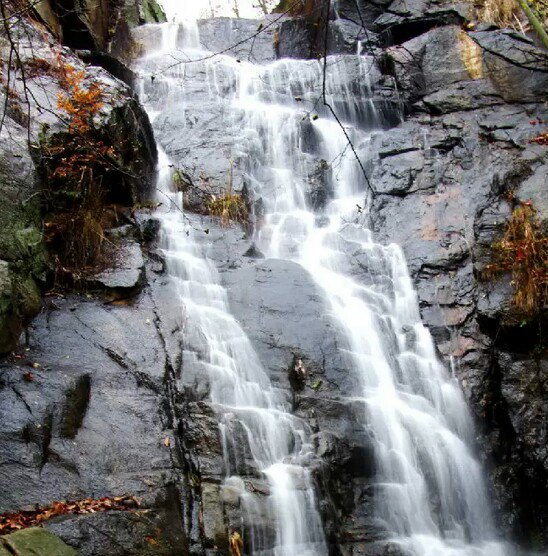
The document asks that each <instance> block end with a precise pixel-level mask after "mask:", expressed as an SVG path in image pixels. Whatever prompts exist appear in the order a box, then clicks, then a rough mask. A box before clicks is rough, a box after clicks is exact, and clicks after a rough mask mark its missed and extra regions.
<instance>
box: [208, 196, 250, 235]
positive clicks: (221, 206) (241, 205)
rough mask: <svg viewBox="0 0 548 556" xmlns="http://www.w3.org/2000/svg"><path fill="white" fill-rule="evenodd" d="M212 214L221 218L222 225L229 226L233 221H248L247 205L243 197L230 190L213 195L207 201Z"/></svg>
mask: <svg viewBox="0 0 548 556" xmlns="http://www.w3.org/2000/svg"><path fill="white" fill-rule="evenodd" d="M207 210H208V212H209V214H210V216H216V217H217V218H219V219H220V220H221V226H223V227H225V228H226V227H227V226H228V225H229V224H230V223H231V222H237V223H240V224H241V223H244V222H246V221H247V218H248V212H247V207H246V204H245V202H244V200H243V199H242V197H241V196H240V195H238V194H236V193H232V192H231V191H228V192H227V193H224V194H222V195H211V198H210V200H209V201H208V202H207Z"/></svg>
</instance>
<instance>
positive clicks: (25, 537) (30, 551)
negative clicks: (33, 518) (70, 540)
mask: <svg viewBox="0 0 548 556" xmlns="http://www.w3.org/2000/svg"><path fill="white" fill-rule="evenodd" d="M77 554H78V552H76V550H74V549H73V548H71V547H70V546H68V545H67V544H65V543H64V542H63V541H62V540H61V539H60V538H58V537H56V536H55V535H54V534H53V533H50V532H49V531H47V530H46V529H39V528H38V527H31V528H30V529H23V530H21V531H16V532H15V533H11V534H10V535H6V536H5V537H0V556H77Z"/></svg>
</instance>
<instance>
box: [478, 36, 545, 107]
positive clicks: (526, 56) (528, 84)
mask: <svg viewBox="0 0 548 556" xmlns="http://www.w3.org/2000/svg"><path fill="white" fill-rule="evenodd" d="M469 36H470V37H471V38H472V40H474V41H475V42H476V43H477V44H478V45H479V46H480V48H481V51H482V54H483V60H484V64H485V68H486V73H487V74H488V75H489V78H490V79H491V81H492V82H493V84H494V85H495V87H496V88H497V91H498V93H499V94H500V95H501V96H502V97H503V98H504V99H505V100H506V101H508V102H516V101H517V102H530V101H535V100H537V99H539V100H540V99H541V98H542V97H543V95H545V93H546V89H547V88H548V54H546V51H545V50H543V49H541V48H539V47H537V46H535V45H534V43H533V42H532V41H531V40H530V39H527V38H525V37H523V36H522V35H519V34H517V33H515V32H512V31H503V30H496V31H477V32H472V33H470V34H469Z"/></svg>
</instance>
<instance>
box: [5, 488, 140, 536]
mask: <svg viewBox="0 0 548 556" xmlns="http://www.w3.org/2000/svg"><path fill="white" fill-rule="evenodd" d="M138 507H139V500H138V499H137V498H136V497H135V496H115V497H113V498H109V497H106V496H105V497H103V498H99V499H94V498H85V499H84V500H77V501H74V502H53V504H51V506H45V507H42V508H41V507H38V506H37V507H35V508H29V509H23V510H20V511H18V512H14V513H3V514H0V535H6V534H8V533H11V532H13V531H17V530H19V529H26V528H27V527H36V526H38V527H40V526H41V525H42V523H43V522H44V521H47V520H48V519H51V518H53V517H57V516H60V515H69V514H74V515H82V514H91V513H97V512H106V511H109V510H123V511H128V510H132V509H134V508H138Z"/></svg>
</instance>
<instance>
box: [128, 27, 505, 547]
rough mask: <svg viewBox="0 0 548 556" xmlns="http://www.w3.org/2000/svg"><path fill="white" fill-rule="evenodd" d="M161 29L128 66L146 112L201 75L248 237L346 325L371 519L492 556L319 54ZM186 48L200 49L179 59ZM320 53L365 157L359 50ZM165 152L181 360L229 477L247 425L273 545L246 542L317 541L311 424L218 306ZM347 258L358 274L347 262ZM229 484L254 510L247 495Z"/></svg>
mask: <svg viewBox="0 0 548 556" xmlns="http://www.w3.org/2000/svg"><path fill="white" fill-rule="evenodd" d="M161 32H162V34H163V35H162V36H163V43H162V46H161V47H160V48H159V47H158V45H149V46H148V52H149V53H148V54H147V56H145V57H143V59H142V60H141V61H140V62H139V65H138V67H139V69H140V70H141V71H143V72H145V73H146V72H152V73H158V75H157V76H156V78H155V80H154V82H149V81H147V86H146V87H145V88H144V90H143V98H144V99H145V102H146V103H147V105H148V107H149V111H150V114H151V116H152V117H154V116H155V115H156V114H157V113H159V112H160V111H161V108H162V106H165V105H166V104H169V105H170V106H174V105H176V106H177V107H179V108H180V110H182V111H184V110H187V109H189V108H188V106H187V100H188V99H189V98H190V96H191V95H193V94H194V93H193V83H195V82H197V81H202V82H205V83H206V85H205V86H204V87H203V89H204V90H205V91H207V98H204V102H206V101H207V102H209V103H215V104H216V105H219V106H221V107H222V110H221V114H222V117H223V118H225V120H226V122H227V125H228V126H229V127H230V126H231V127H235V126H236V127H238V128H239V129H240V133H239V134H238V136H237V139H236V140H235V141H234V151H235V152H236V155H237V158H238V162H239V164H240V165H241V166H242V167H243V168H244V169H245V171H246V176H247V180H248V182H249V185H250V188H251V190H252V194H253V195H254V196H255V197H256V198H260V199H261V204H262V207H263V209H262V211H263V214H262V215H261V224H260V226H257V230H256V232H255V233H256V238H255V239H256V242H257V245H258V247H259V248H260V250H261V251H262V252H263V253H265V254H266V255H267V256H269V257H274V258H282V259H288V260H292V261H295V262H297V263H299V264H300V265H302V266H303V267H304V268H305V269H306V270H308V271H309V272H310V274H311V275H312V276H313V278H314V279H315V280H316V282H317V284H318V285H319V286H320V287H321V289H322V290H323V292H324V295H325V299H326V301H327V304H328V306H329V307H330V310H331V317H332V318H333V319H334V320H335V321H336V322H337V323H338V325H339V327H340V328H341V329H342V330H343V332H344V334H345V336H346V338H347V343H348V346H349V347H348V350H347V351H348V353H347V355H348V357H349V360H350V361H351V362H352V368H353V370H354V372H355V373H356V375H357V376H358V377H359V379H360V384H361V392H360V393H358V395H357V396H356V397H357V398H358V399H359V400H361V401H362V402H363V404H364V407H365V408H366V411H365V412H364V415H363V423H364V427H366V428H367V430H368V431H370V433H371V435H372V437H373V442H374V448H375V454H376V475H375V478H374V481H373V486H374V490H375V501H376V508H375V515H376V517H377V520H378V522H379V523H380V524H381V528H382V529H383V530H385V531H387V532H388V536H389V539H390V540H391V541H392V542H393V543H394V544H396V545H398V546H400V547H401V549H402V551H404V552H405V553H409V554H413V555H416V556H439V555H443V556H449V555H454V556H475V555H481V556H500V555H503V554H505V553H506V552H505V548H504V545H503V544H501V543H499V542H497V541H496V535H495V533H494V530H493V526H492V523H491V517H490V509H489V506H488V502H487V496H486V493H485V487H484V483H483V478H482V470H481V467H480V465H479V463H478V462H477V461H476V459H475V458H474V456H473V454H472V453H471V449H470V445H471V444H472V438H471V435H472V431H473V426H472V423H471V419H470V417H469V414H468V411H467V408H466V405H465V401H464V398H463V396H462V393H461V392H460V389H459V387H458V384H457V382H456V380H455V379H454V378H452V377H451V376H450V375H449V373H448V372H447V370H446V369H445V368H444V367H443V365H442V364H441V363H440V362H439V361H438V360H437V358H436V354H435V349H434V345H433V341H432V339H431V337H430V335H429V333H428V331H427V330H426V329H425V327H424V326H423V325H422V324H421V321H420V315H419V310H418V303H417V299H416V295H415V292H414V290H413V286H412V282H411V279H410V277H409V275H408V272H407V268H406V264H405V260H404V257H403V254H402V252H401V250H400V249H399V248H398V247H397V246H395V245H389V246H382V245H379V244H378V243H375V241H374V240H373V238H372V235H371V233H370V231H369V230H368V229H367V205H368V200H367V191H366V187H365V183H364V176H363V173H362V169H361V167H360V165H358V164H357V162H356V159H355V157H354V153H353V152H352V150H351V149H350V148H349V147H348V141H347V137H346V135H345V133H344V132H343V130H342V129H341V127H340V126H339V124H338V123H337V122H336V121H335V120H334V119H331V118H330V117H329V114H328V113H327V112H325V110H324V109H322V106H321V101H320V102H318V100H319V99H320V98H321V93H322V89H323V81H324V80H323V66H322V62H320V61H302V60H280V61H278V62H274V63H272V64H270V65H266V66H260V65H254V64H251V63H249V62H245V61H244V62H241V61H240V60H235V59H234V58H230V57H228V56H213V57H210V56H209V54H208V53H206V52H204V51H203V49H201V48H200V47H199V44H198V33H197V28H196V26H195V25H191V24H184V25H183V24H182V25H176V24H166V25H164V26H163V27H162V28H161ZM151 36H152V37H157V36H158V35H157V34H151ZM154 40H157V39H154ZM169 41H171V43H169ZM197 59H200V60H203V61H201V62H194V63H183V64H179V63H177V61H180V60H183V61H189V60H197ZM174 60H175V63H174ZM326 66H327V74H326V77H327V79H326V80H325V93H326V100H327V101H328V102H329V103H330V104H331V105H332V106H333V107H334V108H335V109H336V111H337V113H338V114H339V117H340V118H341V119H342V120H343V121H344V125H345V126H346V127H345V129H346V133H347V134H348V135H349V136H350V137H351V138H352V142H353V144H354V145H356V148H357V150H358V151H359V152H360V155H361V156H363V157H364V160H365V158H366V153H367V149H368V144H369V141H370V137H371V130H372V129H375V128H377V133H379V131H378V130H379V129H380V128H381V127H382V126H381V124H382V123H383V122H382V121H381V120H382V114H381V113H380V112H379V111H378V110H377V106H378V103H376V102H375V101H374V99H373V98H372V97H373V92H374V83H375V79H376V75H377V74H378V70H377V69H376V66H375V62H374V60H373V59H372V58H370V57H367V56H358V55H355V56H332V57H329V58H328V60H327V64H326ZM159 70H161V71H159ZM307 101H310V102H309V103H308V104H306V106H308V111H307V110H305V109H304V108H303V103H306V102H307ZM314 101H315V102H314ZM312 151H313V152H314V156H312V155H311V154H310V153H311V152H312ZM319 158H321V159H323V160H325V161H329V163H330V166H331V168H332V171H331V175H330V177H328V179H327V182H328V183H326V184H325V188H324V196H323V198H322V199H321V200H320V201H321V202H312V203H311V199H310V191H309V185H308V183H309V176H310V175H311V173H312V172H313V171H314V167H315V164H317V160H318V159H319ZM162 159H163V160H161V164H160V168H161V175H160V186H159V187H160V189H161V190H162V192H163V195H165V196H167V197H169V199H170V202H171V204H172V207H174V208H173V210H171V211H164V212H162V213H161V220H162V229H163V236H164V239H163V246H164V249H165V253H166V257H167V261H168V270H169V273H170V275H171V276H172V278H173V280H174V281H175V282H176V283H177V284H178V288H179V295H180V297H181V300H182V302H183V304H184V307H185V318H186V321H187V323H188V329H187V330H185V343H186V357H188V358H191V359H193V364H195V365H199V366H201V367H203V369H204V372H206V373H207V374H208V376H209V377H210V382H211V392H210V396H211V400H212V401H213V402H214V404H215V405H216V407H217V410H218V414H219V420H220V423H221V431H222V432H223V437H224V443H225V446H226V450H225V452H226V453H225V461H226V466H227V470H226V471H227V483H228V484H231V485H238V484H240V482H241V481H240V482H239V479H238V477H237V475H238V471H239V469H240V468H241V466H242V465H243V462H241V461H238V458H237V456H236V454H237V450H235V448H234V443H235V442H237V440H236V439H237V438H240V437H241V431H244V436H245V438H246V443H247V444H248V446H249V453H250V454H251V457H252V461H253V462H254V465H255V466H256V468H257V470H258V471H260V472H261V473H262V474H264V475H265V476H266V477H267V479H268V482H269V485H270V496H269V504H270V509H271V511H272V515H273V516H274V519H275V523H276V539H275V543H274V546H273V547H269V546H268V543H267V541H265V540H264V539H262V537H261V535H260V534H257V535H255V536H254V538H253V539H252V540H251V543H250V546H251V550H252V552H253V553H266V552H267V549H269V548H272V552H273V553H274V554H279V555H280V556H281V555H282V554H283V555H288V554H289V555H293V554H295V555H296V554H324V553H326V551H327V549H326V546H325V542H324V539H323V535H322V532H321V524H320V520H319V516H318V513H317V511H316V508H315V505H316V502H315V498H314V494H313V489H312V483H311V480H310V477H309V474H308V472H307V470H306V465H307V463H308V462H309V460H310V459H311V458H312V452H313V447H312V446H311V443H310V434H309V431H307V430H306V426H305V425H304V423H303V422H302V421H301V420H299V419H297V418H296V417H294V416H292V415H291V414H290V413H289V412H288V409H287V408H288V404H287V400H285V399H284V396H283V394H282V393H280V392H279V391H277V390H276V389H275V388H274V387H273V386H272V384H271V383H270V381H269V378H268V376H267V375H266V374H265V372H264V370H263V369H262V368H261V365H260V363H259V360H258V358H257V355H256V354H255V352H254V351H253V348H252V345H251V343H250V341H249V339H248V338H247V337H246V335H245V334H244V332H243V331H242V329H241V328H240V326H239V325H238V323H237V322H236V321H235V320H234V318H233V317H232V316H231V315H230V312H229V308H228V303H227V300H226V292H225V291H224V290H223V288H222V287H220V286H219V281H218V278H217V276H216V271H215V268H214V267H213V265H212V264H211V263H210V262H208V261H207V259H205V258H204V257H203V255H202V254H201V252H200V249H199V247H198V245H197V243H196V242H195V241H194V240H193V233H192V228H191V227H189V226H188V225H187V224H186V223H185V221H184V220H183V218H182V217H181V213H180V211H179V209H180V208H181V201H180V198H179V195H178V194H174V193H170V192H169V191H170V187H169V182H170V180H171V173H170V171H169V170H168V169H166V168H167V166H168V161H167V160H166V159H165V155H163V157H162ZM314 204H315V205H316V210H315V211H314V210H311V208H310V207H311V205H314ZM357 259H359V261H360V269H361V271H360V273H359V280H358V279H356V278H355V274H357V273H356V272H355V271H354V270H353V268H355V260H357ZM195 336H200V337H205V344H204V345H201V347H199V348H198V347H197V346H198V345H199V341H198V340H195V338H194V337H195ZM194 342H195V343H194ZM241 493H242V503H243V505H244V507H245V508H246V509H247V516H248V517H247V519H248V521H249V522H250V523H252V521H253V515H254V512H257V504H258V503H259V502H258V500H256V499H255V498H254V497H253V496H251V495H250V494H249V493H247V492H245V491H244V490H243V489H242V491H241ZM251 529H252V527H251Z"/></svg>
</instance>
